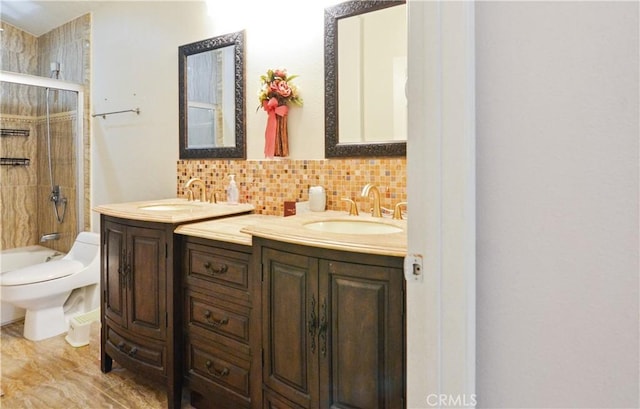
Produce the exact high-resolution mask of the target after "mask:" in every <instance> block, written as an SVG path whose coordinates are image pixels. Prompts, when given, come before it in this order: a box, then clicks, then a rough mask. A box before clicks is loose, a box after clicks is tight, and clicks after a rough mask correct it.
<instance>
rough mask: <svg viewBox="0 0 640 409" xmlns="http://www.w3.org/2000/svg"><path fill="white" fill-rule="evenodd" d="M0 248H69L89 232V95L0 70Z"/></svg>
mask: <svg viewBox="0 0 640 409" xmlns="http://www.w3.org/2000/svg"><path fill="white" fill-rule="evenodd" d="M0 91H1V94H0V127H1V132H2V133H1V136H0V139H1V144H2V145H1V146H2V150H1V155H2V166H1V172H2V173H1V179H0V188H1V189H0V190H1V192H0V193H1V195H0V199H1V200H0V209H1V212H2V223H1V225H0V226H1V227H0V228H1V230H2V231H1V235H0V236H1V239H2V249H3V250H4V249H9V248H16V247H23V246H29V245H34V244H39V243H40V242H41V241H44V243H43V244H44V245H46V246H47V247H50V248H53V249H55V250H59V251H63V252H66V251H68V250H69V248H70V247H71V245H72V244H73V241H74V239H75V237H76V235H77V234H78V232H79V231H83V230H84V223H85V221H84V219H85V217H84V208H85V200H84V198H85V194H84V188H85V179H84V169H83V168H84V144H83V135H84V131H83V124H84V112H83V105H84V104H83V101H84V90H83V86H82V85H80V84H76V83H72V82H66V81H61V80H58V79H54V78H45V77H37V76H31V75H24V74H18V73H12V72H7V71H1V72H0Z"/></svg>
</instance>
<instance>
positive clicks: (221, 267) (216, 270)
mask: <svg viewBox="0 0 640 409" xmlns="http://www.w3.org/2000/svg"><path fill="white" fill-rule="evenodd" d="M204 268H205V270H207V273H209V274H224V273H226V272H227V270H228V269H229V266H227V265H226V264H224V263H220V264H218V266H217V267H214V266H213V265H212V264H211V262H210V261H207V262H206V263H204Z"/></svg>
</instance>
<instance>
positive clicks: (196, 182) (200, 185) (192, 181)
mask: <svg viewBox="0 0 640 409" xmlns="http://www.w3.org/2000/svg"><path fill="white" fill-rule="evenodd" d="M192 185H193V186H197V187H198V188H199V189H200V201H201V202H205V201H206V200H207V193H206V192H205V189H206V188H205V185H204V181H203V180H202V179H200V178H191V179H189V181H188V182H187V183H185V184H184V188H185V189H187V200H189V201H191V200H193V191H192V190H191V186H192Z"/></svg>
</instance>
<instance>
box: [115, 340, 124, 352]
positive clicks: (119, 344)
mask: <svg viewBox="0 0 640 409" xmlns="http://www.w3.org/2000/svg"><path fill="white" fill-rule="evenodd" d="M116 346H117V347H118V349H119V350H120V351H122V349H123V348H124V341H120V342H118V345H116Z"/></svg>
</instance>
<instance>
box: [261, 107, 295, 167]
mask: <svg viewBox="0 0 640 409" xmlns="http://www.w3.org/2000/svg"><path fill="white" fill-rule="evenodd" d="M262 108H264V110H265V111H267V115H268V118H267V130H266V131H265V133H264V156H265V157H267V158H273V155H274V154H275V150H276V128H277V127H278V121H277V120H276V115H280V116H285V115H287V112H289V108H288V107H287V106H286V105H278V99H277V98H271V99H269V101H266V100H265V101H262Z"/></svg>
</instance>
